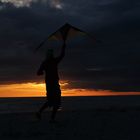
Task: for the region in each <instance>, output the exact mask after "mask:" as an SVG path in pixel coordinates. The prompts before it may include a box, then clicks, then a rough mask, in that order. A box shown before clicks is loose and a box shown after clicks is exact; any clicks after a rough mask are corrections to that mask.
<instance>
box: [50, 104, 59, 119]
mask: <svg viewBox="0 0 140 140" xmlns="http://www.w3.org/2000/svg"><path fill="white" fill-rule="evenodd" d="M57 110H58V107H53V110H52V115H51V121H55V116H56V113H57Z"/></svg>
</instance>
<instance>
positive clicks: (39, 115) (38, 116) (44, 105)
mask: <svg viewBox="0 0 140 140" xmlns="http://www.w3.org/2000/svg"><path fill="white" fill-rule="evenodd" d="M47 107H48V102H46V103H44V104H43V106H42V107H41V108H40V109H39V111H38V112H37V113H36V115H37V118H38V119H41V113H42V112H43V111H44V110H45V109H46V108H47Z"/></svg>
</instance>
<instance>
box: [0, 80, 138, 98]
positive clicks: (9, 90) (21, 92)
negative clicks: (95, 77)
mask: <svg viewBox="0 0 140 140" xmlns="http://www.w3.org/2000/svg"><path fill="white" fill-rule="evenodd" d="M60 85H61V89H62V96H113V95H140V92H113V91H107V90H88V89H82V88H81V89H68V88H66V87H67V85H68V82H66V81H63V82H61V83H60ZM45 90H46V88H45V84H44V83H23V84H10V85H0V97H38V96H46V91H45Z"/></svg>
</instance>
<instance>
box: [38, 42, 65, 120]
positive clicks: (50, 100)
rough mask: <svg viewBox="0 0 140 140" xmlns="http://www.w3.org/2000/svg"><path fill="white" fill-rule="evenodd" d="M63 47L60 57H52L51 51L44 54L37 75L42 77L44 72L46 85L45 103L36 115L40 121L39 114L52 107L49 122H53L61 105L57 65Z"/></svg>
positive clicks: (63, 51) (62, 53)
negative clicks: (44, 56)
mask: <svg viewBox="0 0 140 140" xmlns="http://www.w3.org/2000/svg"><path fill="white" fill-rule="evenodd" d="M65 47H66V44H65V42H64V44H63V45H62V50H61V53H60V56H58V57H54V54H53V50H52V49H49V50H48V51H47V54H46V58H45V60H44V61H43V62H42V64H41V66H40V68H39V70H38V72H37V75H43V72H45V83H46V90H47V101H46V103H45V104H44V105H43V106H42V107H41V108H40V110H39V111H38V113H37V117H38V118H39V119H41V113H42V112H43V110H44V109H46V108H47V107H52V108H53V110H52V115H51V120H50V121H54V120H55V116H56V112H57V110H58V109H59V107H60V105H61V89H60V85H59V76H58V68H57V66H58V64H59V62H60V61H61V60H62V58H63V57H64V55H65Z"/></svg>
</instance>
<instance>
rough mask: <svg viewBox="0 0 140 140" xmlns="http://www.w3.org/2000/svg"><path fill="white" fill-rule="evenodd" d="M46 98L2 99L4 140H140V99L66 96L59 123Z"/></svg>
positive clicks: (1, 134) (0, 124) (0, 126)
mask: <svg viewBox="0 0 140 140" xmlns="http://www.w3.org/2000/svg"><path fill="white" fill-rule="evenodd" d="M44 101H45V98H1V99H0V140H12V139H13V140H32V139H34V140H47V139H49V140H56V139H61V140H80V139H81V140H140V136H139V130H140V129H139V128H140V96H121V97H120V96H118V97H64V98H63V99H62V110H60V111H59V112H58V114H57V117H56V120H57V123H50V122H49V118H50V113H51V111H50V110H46V111H45V112H44V113H43V115H42V120H41V121H39V120H37V118H36V116H35V112H36V111H37V110H38V108H39V107H40V106H41V104H42V103H43V102H44Z"/></svg>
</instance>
